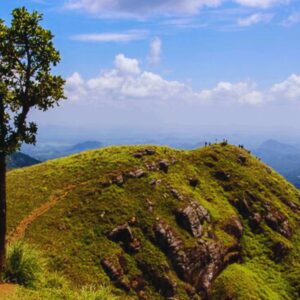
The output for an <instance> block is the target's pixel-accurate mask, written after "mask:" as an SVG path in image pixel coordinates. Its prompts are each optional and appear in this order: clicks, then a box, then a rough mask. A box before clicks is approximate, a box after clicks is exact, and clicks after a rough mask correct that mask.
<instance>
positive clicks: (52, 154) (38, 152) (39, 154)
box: [22, 141, 103, 161]
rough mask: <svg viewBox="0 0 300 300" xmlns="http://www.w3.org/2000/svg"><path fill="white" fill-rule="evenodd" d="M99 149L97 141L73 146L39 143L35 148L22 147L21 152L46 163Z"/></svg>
mask: <svg viewBox="0 0 300 300" xmlns="http://www.w3.org/2000/svg"><path fill="white" fill-rule="evenodd" d="M101 147H103V144H102V143H101V142H98V141H85V142H81V143H78V144H75V145H53V144H42V143H41V144H38V145H37V146H32V145H24V147H23V148H22V152H24V153H26V154H27V155H30V156H32V157H34V158H36V159H38V160H40V161H46V160H49V159H54V158H58V157H64V156H68V155H71V154H75V153H80V152H82V151H86V150H93V149H98V148H101Z"/></svg>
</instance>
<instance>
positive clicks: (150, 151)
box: [132, 149, 156, 158]
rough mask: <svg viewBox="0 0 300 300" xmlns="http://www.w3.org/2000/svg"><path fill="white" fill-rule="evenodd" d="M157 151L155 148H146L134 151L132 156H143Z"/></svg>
mask: <svg viewBox="0 0 300 300" xmlns="http://www.w3.org/2000/svg"><path fill="white" fill-rule="evenodd" d="M155 153H156V151H155V150H154V149H144V150H140V151H138V152H136V153H134V154H133V155H132V156H133V157H135V158H142V157H143V156H145V155H154V154H155Z"/></svg>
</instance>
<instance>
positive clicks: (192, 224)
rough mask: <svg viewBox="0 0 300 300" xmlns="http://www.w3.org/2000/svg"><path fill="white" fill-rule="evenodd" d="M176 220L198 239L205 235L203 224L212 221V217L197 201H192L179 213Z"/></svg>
mask: <svg viewBox="0 0 300 300" xmlns="http://www.w3.org/2000/svg"><path fill="white" fill-rule="evenodd" d="M176 219H177V222H178V224H179V225H180V226H182V227H183V228H184V229H186V230H187V231H188V232H190V233H191V234H192V235H193V236H194V237H196V238H198V237H200V236H201V235H202V233H203V230H202V225H203V223H204V222H205V221H208V222H209V221H210V215H209V213H208V211H207V209H206V208H204V207H203V206H201V205H200V204H198V203H197V202H195V201H191V202H190V204H189V205H187V206H186V207H184V208H182V209H179V210H178V211H177V213H176Z"/></svg>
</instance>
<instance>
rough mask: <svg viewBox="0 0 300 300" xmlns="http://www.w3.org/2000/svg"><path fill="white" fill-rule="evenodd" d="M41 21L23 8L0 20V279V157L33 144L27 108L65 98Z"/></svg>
mask: <svg viewBox="0 0 300 300" xmlns="http://www.w3.org/2000/svg"><path fill="white" fill-rule="evenodd" d="M42 19H43V16H42V14H39V13H38V12H36V11H34V12H33V13H30V12H28V10H27V9H26V8H25V7H22V8H17V9H15V10H13V12H12V21H11V25H10V26H6V25H5V23H4V21H3V20H1V19H0V276H2V275H3V271H4V268H5V258H6V157H7V155H10V154H11V153H13V152H15V151H17V150H19V149H20V147H21V145H22V143H27V144H35V142H36V134H37V125H36V124H35V123H33V122H32V121H29V120H28V119H29V112H30V111H31V110H41V111H46V110H48V109H49V108H51V107H54V106H55V105H58V102H59V100H61V99H65V96H64V83H65V81H64V80H63V79H62V77H61V76H55V75H52V73H51V72H52V68H53V67H55V66H56V65H57V64H58V63H59V62H60V54H59V52H58V51H57V50H56V49H55V47H54V44H53V35H52V33H51V32H50V31H49V30H46V29H44V28H43V27H42V26H41V25H40V22H41V21H42Z"/></svg>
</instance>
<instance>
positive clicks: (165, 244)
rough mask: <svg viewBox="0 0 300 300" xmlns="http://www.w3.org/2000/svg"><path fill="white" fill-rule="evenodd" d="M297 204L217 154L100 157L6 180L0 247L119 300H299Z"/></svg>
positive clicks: (269, 174)
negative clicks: (29, 254)
mask: <svg viewBox="0 0 300 300" xmlns="http://www.w3.org/2000/svg"><path fill="white" fill-rule="evenodd" d="M299 199H300V194H299V192H298V190H296V189H295V188H294V187H293V186H292V185H291V184H289V183H288V182H287V181H285V180H284V179H283V178H282V177H281V176H280V175H278V174H277V173H276V172H275V171H273V170H271V169H270V168H269V167H267V166H266V165H264V164H262V163H261V162H260V161H259V160H257V159H256V158H255V157H253V156H251V155H250V154H249V153H248V152H247V151H246V150H244V149H241V148H237V147H234V146H231V145H227V144H226V143H224V144H217V145H212V146H209V147H203V148H200V149H198V150H193V151H179V150H173V149H170V148H167V147H154V146H128V147H125V146H124V147H108V148H103V149H100V150H94V151H89V152H84V153H81V154H77V155H73V156H70V157H67V158H62V159H57V160H53V161H48V162H46V163H43V164H39V165H35V166H31V167H28V168H24V169H17V170H14V171H10V172H9V173H8V214H9V216H8V219H9V232H10V235H9V238H8V239H9V242H10V243H13V242H14V241H16V240H20V239H22V238H24V240H25V241H26V243H29V244H30V245H32V246H34V247H36V248H37V249H39V250H40V251H41V252H42V253H43V256H44V257H45V259H47V261H48V268H49V272H57V273H58V274H62V275H63V276H64V277H65V278H66V279H67V280H68V281H69V282H70V283H71V285H72V286H73V287H74V288H80V287H83V286H87V285H93V286H95V287H97V286H109V287H111V288H112V292H113V294H115V295H116V296H121V297H122V298H123V299H124V296H125V295H126V296H127V297H128V299H154V300H155V299H168V298H170V299H171V298H172V299H178V300H185V299H216V300H217V299H218V300H222V299H224V300H225V299H240V300H247V299H249V300H250V299H265V300H267V299H268V300H270V299H276V300H279V299H299V297H300V227H299V219H300V216H299V209H300V200H299ZM53 299H54V298H53ZM55 299H56V298H55Z"/></svg>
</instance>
